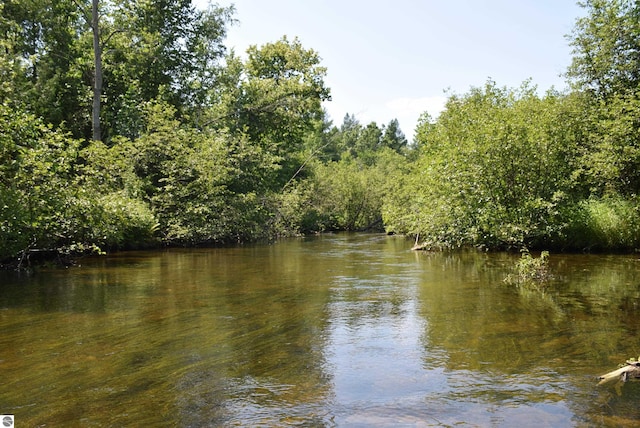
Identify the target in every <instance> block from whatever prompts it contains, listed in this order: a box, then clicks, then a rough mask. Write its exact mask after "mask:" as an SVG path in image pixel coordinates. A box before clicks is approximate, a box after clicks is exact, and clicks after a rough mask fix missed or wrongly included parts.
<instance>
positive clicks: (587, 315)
mask: <svg viewBox="0 0 640 428" xmlns="http://www.w3.org/2000/svg"><path fill="white" fill-rule="evenodd" d="M410 247H411V242H408V241H406V240H404V239H403V238H401V237H394V236H384V235H365V234H351V235H349V234H337V235H325V236H320V237H314V238H304V239H291V240H285V241H282V242H278V243H276V244H273V245H252V246H240V247H233V248H218V249H194V250H167V251H162V252H129V253H119V254H115V255H112V256H108V257H98V258H89V259H84V260H82V261H81V266H78V267H73V268H69V269H43V270H39V271H38V272H37V273H35V274H31V275H25V274H22V275H13V274H2V276H0V281H1V286H0V329H1V330H0V331H2V335H1V336H0V374H1V375H2V382H1V383H0V414H14V415H15V419H16V426H21V427H27V426H28V427H32V426H48V427H59V426H65V427H67V426H88V427H91V426H95V427H103V426H148V427H151V426H168V427H173V426H181V427H201V426H250V427H254V426H350V427H369V426H407V427H414V426H415V427H422V426H453V425H462V426H504V427H510V426H520V427H526V426H536V427H539V426H550V427H563V426H564V427H568V426H634V425H637V424H638V423H640V406H638V403H639V402H640V382H628V383H626V384H624V385H605V386H597V379H596V377H597V376H598V375H600V374H602V373H605V372H608V371H610V370H613V369H615V368H616V367H617V364H618V363H620V362H622V361H624V360H625V359H627V358H629V357H631V356H637V355H638V354H640V342H639V341H638V334H639V330H640V319H639V318H640V315H639V312H638V305H639V304H640V260H639V259H638V256H623V255H618V256H594V255H554V254H552V256H551V263H552V272H553V273H554V275H555V279H554V280H553V282H552V283H551V285H550V287H549V288H548V289H547V290H546V291H545V292H540V291H535V290H526V289H517V288H513V287H509V286H507V285H505V284H504V282H503V278H504V277H505V276H506V275H507V274H508V273H509V272H510V270H509V269H510V268H511V267H512V266H513V264H514V262H515V261H516V260H517V256H514V255H508V254H486V253H477V252H464V253H435V254H430V253H422V252H421V253H415V252H412V251H410Z"/></svg>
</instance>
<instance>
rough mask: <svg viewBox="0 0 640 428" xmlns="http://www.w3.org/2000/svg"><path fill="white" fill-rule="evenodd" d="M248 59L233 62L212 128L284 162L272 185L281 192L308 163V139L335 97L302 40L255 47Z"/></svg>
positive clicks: (317, 59) (232, 59)
mask: <svg viewBox="0 0 640 428" xmlns="http://www.w3.org/2000/svg"><path fill="white" fill-rule="evenodd" d="M247 55H248V57H247V60H246V61H245V62H244V63H242V62H241V61H240V60H239V59H238V58H237V57H235V56H234V55H231V56H230V57H229V58H228V61H227V62H228V64H229V70H228V72H227V73H226V75H225V78H224V79H223V82H224V84H225V90H224V91H223V92H218V94H217V97H218V99H220V100H221V103H220V105H218V106H216V107H214V108H213V109H212V110H211V112H210V116H211V119H210V121H209V124H210V125H211V126H214V127H217V128H228V129H230V130H231V131H232V132H235V133H237V134H242V133H244V134H246V135H247V136H248V137H249V140H250V141H251V142H252V143H253V144H255V145H256V146H257V147H259V148H260V150H262V151H263V152H265V153H269V154H270V155H272V156H275V157H276V158H278V159H279V161H278V163H279V167H280V170H279V171H278V172H277V174H276V175H275V176H273V177H270V178H269V179H268V180H267V181H268V182H269V183H270V186H271V187H272V188H280V187H282V186H283V185H284V184H285V183H286V182H288V181H289V179H290V177H292V176H293V175H294V174H295V172H296V171H297V170H298V168H299V167H300V165H301V164H302V163H303V162H304V159H303V158H301V154H302V150H303V149H304V142H305V138H306V135H307V134H308V133H309V132H315V129H316V127H317V123H318V121H322V120H323V119H324V110H323V109H322V102H323V101H325V100H328V99H330V94H329V89H328V88H327V87H326V86H325V84H324V76H325V75H326V69H325V68H324V67H321V66H320V57H319V56H318V54H317V53H316V52H315V51H313V50H311V49H305V48H303V46H302V44H301V43H300V41H299V40H298V39H294V40H293V41H289V40H288V39H287V38H286V37H283V38H282V39H280V40H278V41H277V42H275V43H267V44H265V45H263V46H261V47H258V46H251V47H249V49H248V50H247Z"/></svg>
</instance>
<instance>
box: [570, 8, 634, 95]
mask: <svg viewBox="0 0 640 428" xmlns="http://www.w3.org/2000/svg"><path fill="white" fill-rule="evenodd" d="M581 6H582V7H583V8H584V9H585V10H586V15H585V16H584V17H582V18H580V19H578V20H577V21H576V25H575V28H574V30H573V33H572V34H571V39H570V40H571V45H572V46H573V49H574V50H573V53H574V56H573V61H572V64H571V66H570V67H569V72H568V76H569V77H570V78H571V79H572V81H573V83H574V86H575V88H576V89H578V90H580V91H587V92H590V93H593V94H594V95H595V96H596V97H597V98H601V99H606V98H609V97H610V96H619V95H625V94H627V93H628V92H629V91H631V92H635V91H637V90H638V85H639V84H640V73H638V70H640V4H639V3H638V2H637V1H633V0H615V1H610V0H586V1H584V2H582V3H581Z"/></svg>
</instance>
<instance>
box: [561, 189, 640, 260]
mask: <svg viewBox="0 0 640 428" xmlns="http://www.w3.org/2000/svg"><path fill="white" fill-rule="evenodd" d="M639 202H640V201H639V200H638V198H637V197H636V198H628V199H625V198H623V197H621V196H619V195H610V196H606V197H604V198H590V199H587V200H584V201H582V202H580V203H579V204H577V205H576V206H575V209H574V211H573V213H572V215H571V216H570V218H569V223H568V226H567V229H566V233H565V234H564V240H563V245H564V246H565V247H567V248H570V249H577V250H582V251H628V250H637V249H638V248H640V205H639Z"/></svg>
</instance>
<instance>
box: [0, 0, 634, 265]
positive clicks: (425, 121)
mask: <svg viewBox="0 0 640 428" xmlns="http://www.w3.org/2000/svg"><path fill="white" fill-rule="evenodd" d="M583 7H584V9H585V11H586V14H585V17H583V18H580V19H578V20H576V24H575V27H574V30H573V33H572V34H571V36H570V43H571V45H572V46H573V48H574V51H573V52H574V54H573V55H574V56H573V60H572V64H571V66H570V68H569V69H568V70H567V79H568V81H569V82H570V84H571V86H570V87H571V89H570V90H568V91H566V92H562V93H561V92H557V91H554V90H550V91H548V92H547V93H546V94H544V95H542V96H541V95H539V94H538V91H537V88H536V87H535V85H533V84H532V83H531V82H524V83H523V84H522V86H521V87H519V88H505V87H501V86H499V85H498V84H496V83H495V82H492V81H488V82H487V83H486V84H485V86H483V87H479V88H471V89H470V90H469V92H468V93H466V94H450V95H449V98H448V101H447V103H446V108H445V110H444V111H443V113H442V114H441V115H440V116H439V117H438V118H435V119H434V118H431V117H430V116H429V115H428V114H426V113H425V114H424V115H423V116H422V118H421V120H420V122H419V124H418V126H417V129H416V136H415V139H414V141H413V142H411V143H409V142H408V141H407V139H406V137H405V135H404V134H403V132H402V131H401V129H400V126H399V123H398V121H397V120H395V119H393V120H390V121H389V123H388V124H386V125H378V124H376V123H375V122H372V123H369V124H361V123H359V121H358V120H357V119H356V118H355V116H353V115H346V116H345V118H344V119H343V122H342V124H340V125H334V124H333V123H332V122H331V121H330V119H329V117H328V116H327V114H326V112H325V111H324V110H323V108H322V103H323V102H325V101H329V100H330V97H331V95H330V89H329V88H328V87H327V86H326V85H325V82H324V78H325V76H326V73H327V70H326V69H325V68H324V67H323V66H322V64H321V58H320V56H319V54H318V53H317V52H315V51H314V50H313V49H309V48H305V47H304V46H302V44H301V43H300V41H299V40H298V39H289V38H287V37H283V38H281V39H280V40H276V41H273V42H267V43H265V44H263V45H261V46H251V47H250V48H249V49H248V50H247V52H246V56H243V57H240V56H239V55H237V54H236V53H235V52H233V51H228V50H227V49H226V47H225V45H224V39H225V35H226V31H227V28H228V26H229V25H232V24H233V22H234V20H235V18H234V10H233V7H221V6H219V5H214V4H211V5H209V7H208V8H207V9H205V10H200V9H197V8H195V7H194V5H193V4H192V3H191V1H190V0H162V1H155V2H144V1H140V0H108V1H107V0H100V1H99V2H98V1H97V0H92V2H88V1H87V0H76V1H73V2H70V1H68V0H53V1H51V0H46V1H45V0H8V1H6V2H4V3H2V4H0V32H1V34H2V36H1V37H0V130H2V132H1V133H0V169H1V171H0V260H4V261H5V263H15V261H16V260H24V258H25V257H26V256H28V255H29V253H30V252H31V251H34V250H41V249H47V250H55V251H57V252H58V253H64V252H73V251H85V250H95V251H105V250H112V249H126V248H142V247H147V246H157V245H211V244H219V243H228V242H247V241H253V240H258V239H271V238H274V237H278V236H290V235H297V234H304V233H313V232H322V231H327V230H367V229H376V230H386V231H388V232H396V233H403V234H407V235H412V236H417V237H418V238H419V240H420V241H422V242H423V243H424V244H425V245H426V246H430V247H439V248H444V247H453V248H455V247H461V246H469V245H470V246H477V247H484V248H488V249H504V248H512V249H517V248H523V247H527V248H557V249H564V250H606V251H609V250H625V251H628V250H633V249H635V248H637V247H638V241H639V240H640V215H639V212H638V209H639V208H638V207H639V205H638V197H637V195H638V190H639V187H640V172H639V171H640V169H639V168H638V166H640V165H638V163H639V162H640V151H639V146H640V141H639V138H640V133H639V132H638V131H639V129H638V128H639V127H640V86H639V83H640V82H639V79H640V63H639V62H640V26H639V25H638V22H640V5H638V4H637V2H633V1H604V0H589V1H586V2H585V3H584V4H583ZM96 94H97V99H96Z"/></svg>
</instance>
